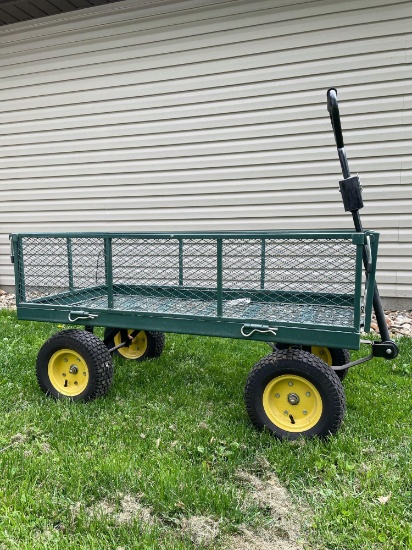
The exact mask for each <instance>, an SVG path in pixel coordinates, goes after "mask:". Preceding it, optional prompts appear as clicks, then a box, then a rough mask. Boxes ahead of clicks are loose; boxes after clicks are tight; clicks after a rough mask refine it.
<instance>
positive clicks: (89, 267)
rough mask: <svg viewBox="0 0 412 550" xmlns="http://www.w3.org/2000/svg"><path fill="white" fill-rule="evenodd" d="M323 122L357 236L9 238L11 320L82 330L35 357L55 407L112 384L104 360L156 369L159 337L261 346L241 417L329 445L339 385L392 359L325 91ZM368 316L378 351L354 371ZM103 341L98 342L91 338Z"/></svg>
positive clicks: (370, 240) (338, 416)
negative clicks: (100, 331) (148, 363)
mask: <svg viewBox="0 0 412 550" xmlns="http://www.w3.org/2000/svg"><path fill="white" fill-rule="evenodd" d="M328 109H329V112H330V115H331V120H332V124H333V128H334V132H335V138H336V143H337V146H338V152H339V158H340V161H341V165H342V170H343V175H344V179H343V180H342V181H341V183H340V188H341V192H342V197H343V200H344V205H345V209H346V210H348V211H351V212H352V215H353V218H354V222H355V230H354V231H350V230H345V231H343V230H336V231H249V232H246V231H244V232H207V233H198V232H196V233H195V232H192V233H180V232H176V233H52V234H50V233H30V234H13V235H11V243H12V259H13V261H14V266H15V277H16V299H17V314H18V317H19V319H25V320H31V321H50V322H58V323H64V324H72V325H82V326H83V327H85V330H83V329H78V328H73V329H68V330H63V331H61V332H58V333H57V334H55V335H54V336H52V337H51V338H50V339H49V340H48V341H47V342H46V343H45V344H44V345H43V347H42V348H41V349H40V351H39V354H38V358H37V378H38V382H39V385H40V387H41V388H42V389H43V390H44V391H45V392H46V393H47V394H48V395H51V396H53V397H55V398H69V399H73V400H88V399H93V398H95V397H98V396H101V395H104V394H105V393H106V392H107V391H108V389H109V387H110V384H111V381H112V377H113V366H112V360H111V354H113V353H118V354H120V355H122V356H123V357H124V358H126V359H131V360H137V361H141V360H144V359H147V358H153V357H157V356H159V355H160V354H161V353H162V351H163V347H164V338H165V337H164V333H167V332H175V333H187V334H198V335H208V336H220V337H226V338H239V339H242V340H261V341H264V342H267V343H268V344H269V345H270V346H271V348H272V351H271V353H270V354H269V355H268V356H267V357H264V358H263V359H262V360H261V361H259V362H258V363H257V364H256V365H255V367H254V368H253V369H252V371H251V373H250V375H249V377H248V380H247V382H246V388H245V402H246V409H247V412H248V414H249V416H250V418H251V420H252V422H253V424H254V425H255V426H256V427H257V428H260V429H261V428H266V429H268V430H269V431H270V432H271V433H273V435H275V436H277V437H280V438H289V439H294V438H297V437H299V436H307V437H313V436H321V437H322V436H327V435H329V434H332V433H335V432H336V431H337V429H338V428H339V426H340V424H341V422H342V419H343V415H344V410H345V398H344V392H343V387H342V379H343V378H344V376H345V374H346V372H347V370H348V369H349V368H350V367H351V366H353V365H355V364H358V363H360V362H363V361H366V360H368V359H370V358H371V357H374V356H380V357H385V358H387V359H392V358H394V357H396V355H397V353H398V350H397V347H396V345H395V343H394V342H392V341H391V340H390V336H389V333H388V329H387V327H386V323H385V318H384V315H383V311H382V305H381V303H380V299H379V294H378V291H377V287H376V283H375V271H376V260H377V250H378V240H379V235H378V234H377V233H375V232H373V231H365V230H364V229H363V228H362V226H361V223H360V217H359V209H360V208H361V207H362V200H361V190H360V183H359V180H358V178H352V177H351V176H350V173H349V168H348V166H347V160H346V155H345V151H344V146H343V139H342V136H341V129H340V119H339V111H338V105H337V98H336V90H334V89H331V90H328ZM373 308H374V309H375V314H376V317H377V321H378V325H379V328H380V332H381V337H382V341H380V342H372V341H367V342H368V344H370V345H371V349H372V351H371V354H370V355H368V356H367V357H365V358H364V359H361V360H358V361H356V362H353V363H351V362H350V358H349V352H348V350H349V349H359V348H360V344H361V340H360V333H361V331H362V330H364V331H366V332H367V331H369V329H370V322H371V315H372V309H373ZM95 326H103V327H106V329H105V336H104V341H101V340H100V339H99V338H97V337H96V336H95V335H94V334H93V328H94V327H95Z"/></svg>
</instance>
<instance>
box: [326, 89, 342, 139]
mask: <svg viewBox="0 0 412 550" xmlns="http://www.w3.org/2000/svg"><path fill="white" fill-rule="evenodd" d="M326 97H327V105H328V111H329V115H330V120H331V122H332V128H333V133H334V134H335V141H336V147H338V148H342V147H345V144H344V143H343V134H342V126H341V123H340V116H339V106H338V91H337V90H336V88H329V90H328V91H327V92H326Z"/></svg>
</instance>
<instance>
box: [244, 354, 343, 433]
mask: <svg viewBox="0 0 412 550" xmlns="http://www.w3.org/2000/svg"><path fill="white" fill-rule="evenodd" d="M285 374H286V375H288V374H289V375H292V376H300V377H303V378H305V379H306V380H308V381H310V382H311V383H312V384H313V385H314V386H315V387H316V389H317V390H318V391H319V393H320V395H321V398H322V406H323V412H322V416H321V418H320V419H319V421H318V422H317V424H316V425H315V426H313V427H312V428H311V429H309V430H306V431H302V432H292V431H290V432H289V431H287V430H283V429H282V428H280V427H279V426H277V425H276V424H274V423H273V422H272V421H271V420H270V419H269V418H268V416H267V414H266V412H265V410H264V407H263V392H264V390H265V387H266V386H267V384H269V382H270V381H271V380H273V379H274V378H276V377H278V376H282V375H285ZM244 399H245V405H246V411H247V413H248V415H249V418H250V420H251V422H252V424H253V425H254V426H255V427H256V428H257V429H258V430H262V429H267V430H269V432H270V433H271V434H272V435H273V436H274V437H276V438H278V439H298V438H299V437H302V436H304V437H307V438H312V437H320V438H324V437H328V436H329V435H332V434H334V433H336V432H337V431H338V429H339V427H340V425H341V423H342V420H343V417H344V414H345V408H346V406H345V395H344V391H343V386H342V384H341V381H340V380H339V378H338V376H337V375H336V373H335V372H334V371H333V370H332V369H331V368H330V367H329V366H328V365H327V364H326V363H325V362H324V361H322V360H321V359H319V358H318V357H316V356H314V355H312V354H311V353H309V352H306V351H302V350H299V349H286V350H279V351H275V352H273V353H270V354H269V355H267V356H266V357H264V358H262V359H261V360H260V361H258V363H256V365H255V366H254V368H253V369H252V371H251V372H250V374H249V376H248V379H247V382H246V385H245V393H244Z"/></svg>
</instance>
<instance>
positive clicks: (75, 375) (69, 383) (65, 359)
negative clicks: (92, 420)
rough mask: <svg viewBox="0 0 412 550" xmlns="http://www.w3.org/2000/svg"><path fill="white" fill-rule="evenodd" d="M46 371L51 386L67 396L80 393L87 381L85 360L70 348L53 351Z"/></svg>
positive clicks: (87, 371) (87, 370)
mask: <svg viewBox="0 0 412 550" xmlns="http://www.w3.org/2000/svg"><path fill="white" fill-rule="evenodd" d="M47 372H48V375H49V379H50V382H51V384H52V386H53V387H54V388H55V389H56V390H57V391H58V392H59V393H60V394H62V395H67V396H68V397H75V396H77V395H80V394H81V393H82V392H83V391H84V390H85V389H86V387H87V385H88V383H89V369H88V367H87V363H86V361H85V360H84V359H83V357H82V356H81V355H80V354H79V353H77V352H75V351H73V350H71V349H61V350H59V351H56V352H55V353H53V355H52V356H51V357H50V360H49V365H48V370H47Z"/></svg>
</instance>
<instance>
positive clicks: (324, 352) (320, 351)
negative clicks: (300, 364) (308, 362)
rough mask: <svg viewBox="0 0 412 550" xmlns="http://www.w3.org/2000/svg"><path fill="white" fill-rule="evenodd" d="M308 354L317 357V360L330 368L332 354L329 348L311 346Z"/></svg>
mask: <svg viewBox="0 0 412 550" xmlns="http://www.w3.org/2000/svg"><path fill="white" fill-rule="evenodd" d="M310 353H311V354H312V355H316V357H319V359H322V361H325V363H326V364H327V365H329V366H330V367H331V366H332V364H333V363H332V354H331V352H330V350H329V348H324V347H322V346H312V347H311V348H310Z"/></svg>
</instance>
